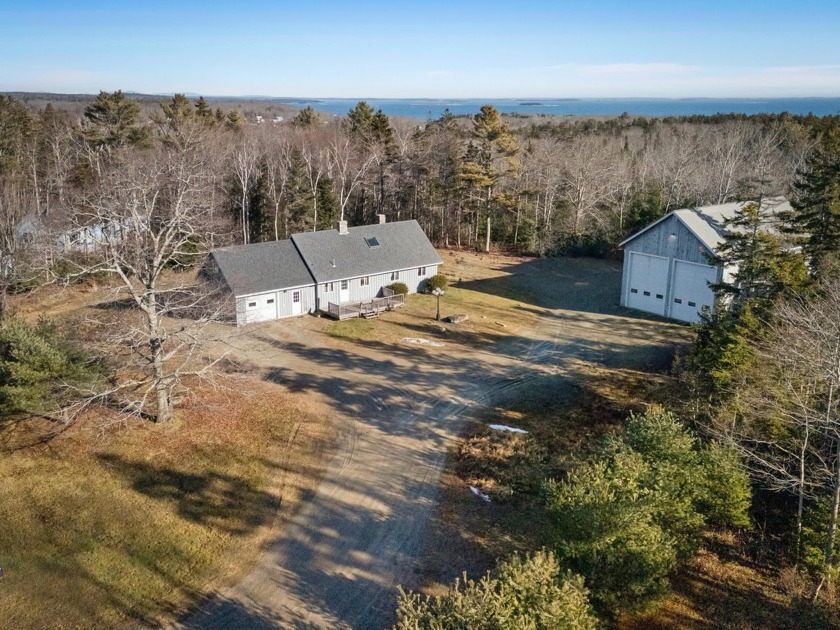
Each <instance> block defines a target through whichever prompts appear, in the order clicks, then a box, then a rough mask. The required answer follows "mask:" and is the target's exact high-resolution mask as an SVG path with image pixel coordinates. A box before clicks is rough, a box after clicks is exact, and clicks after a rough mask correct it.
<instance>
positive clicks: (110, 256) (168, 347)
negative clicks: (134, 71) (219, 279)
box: [67, 147, 218, 423]
mask: <svg viewBox="0 0 840 630" xmlns="http://www.w3.org/2000/svg"><path fill="white" fill-rule="evenodd" d="M207 160H208V158H207V157H206V156H205V155H203V154H202V152H201V151H200V150H197V149H195V150H193V149H189V150H184V151H171V150H167V149H166V148H164V147H158V148H156V149H153V150H147V151H143V152H137V153H131V154H124V155H123V156H122V157H121V159H120V160H119V161H118V163H116V162H115V163H112V164H110V165H109V167H108V169H107V170H106V171H105V172H104V173H103V178H102V180H101V181H100V182H99V183H98V185H97V186H96V188H95V189H94V190H93V191H91V194H90V195H89V196H88V197H87V198H86V199H85V205H84V207H85V209H84V210H82V211H80V212H78V213H77V215H76V218H75V220H76V224H77V225H78V226H87V227H88V228H93V229H94V231H95V233H96V234H97V235H98V242H97V250H96V251H94V252H92V253H91V255H89V256H84V257H80V256H78V255H74V253H73V252H72V251H70V252H68V253H67V260H68V262H69V264H71V265H72V266H73V268H74V269H75V273H78V274H90V273H96V272H99V273H102V272H104V273H108V274H111V275H114V276H116V277H117V278H118V279H119V283H118V288H117V289H116V291H115V296H114V297H115V302H114V303H115V304H118V305H120V304H123V303H125V302H126V301H127V306H128V307H130V308H125V309H124V310H123V311H122V312H121V315H120V316H119V317H117V318H116V319H112V320H111V321H107V322H106V321H103V320H99V321H97V322H95V324H96V325H97V326H99V329H100V330H101V331H102V332H103V333H104V334H103V336H102V339H103V341H104V342H105V344H106V345H107V347H108V348H110V349H111V351H113V348H115V347H119V348H121V349H122V358H123V359H124V361H123V362H121V364H120V365H119V366H118V368H119V370H118V378H117V384H116V385H115V388H114V390H113V391H111V392H107V393H105V394H103V393H102V392H100V393H99V396H100V397H103V396H109V397H110V398H111V399H115V398H117V399H119V400H121V401H122V404H123V409H124V410H125V411H127V412H131V413H140V414H149V411H148V410H149V409H152V410H153V413H151V414H149V415H154V417H155V418H156V420H157V422H160V423H168V422H171V420H172V417H173V393H174V392H175V391H176V389H177V388H178V386H179V385H180V384H181V382H182V381H183V379H184V378H186V377H187V376H199V377H201V376H208V375H209V374H210V366H212V364H213V363H215V361H211V360H202V359H201V357H200V355H201V353H202V350H203V348H204V345H203V342H204V337H203V330H204V328H205V327H206V325H207V323H208V322H210V321H212V320H213V319H214V318H215V317H217V316H218V311H217V310H216V309H213V308H210V304H212V302H211V299H212V295H210V293H211V292H210V291H209V290H208V288H207V287H204V286H196V285H194V284H193V283H191V282H189V281H188V280H187V279H186V277H187V275H188V274H183V275H178V274H177V273H176V272H177V270H178V268H179V267H182V266H183V265H184V263H186V262H189V261H193V260H194V259H195V257H196V255H197V254H198V253H200V252H201V251H202V250H203V248H204V246H205V243H206V241H207V240H208V236H209V235H208V233H207V229H206V225H207V224H206V218H207V216H208V212H207V210H208V208H207V205H208V198H209V196H208V187H209V182H210V177H209V173H208V170H207ZM169 269H173V272H172V273H171V275H170V274H167V273H166V272H167V270H169ZM172 276H174V280H173V277H172ZM103 319H104V318H103ZM217 360H218V359H216V361H217Z"/></svg>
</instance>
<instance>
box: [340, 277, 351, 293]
mask: <svg viewBox="0 0 840 630" xmlns="http://www.w3.org/2000/svg"><path fill="white" fill-rule="evenodd" d="M349 286H350V281H349V280H342V281H341V290H342V291H346V290H347V289H348V287H349Z"/></svg>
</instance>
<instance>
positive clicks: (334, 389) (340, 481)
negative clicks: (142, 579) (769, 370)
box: [177, 259, 687, 629]
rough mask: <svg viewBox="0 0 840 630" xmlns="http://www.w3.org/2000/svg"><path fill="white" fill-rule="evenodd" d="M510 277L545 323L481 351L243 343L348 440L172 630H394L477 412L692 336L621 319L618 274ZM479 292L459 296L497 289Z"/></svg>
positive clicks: (578, 263) (284, 337) (663, 355)
mask: <svg viewBox="0 0 840 630" xmlns="http://www.w3.org/2000/svg"><path fill="white" fill-rule="evenodd" d="M509 271H510V275H509V276H508V277H507V278H506V280H505V282H506V283H507V284H508V287H507V288H509V289H510V290H511V291H514V292H516V293H517V295H519V296H520V299H519V300H518V301H519V302H520V303H521V304H520V306H519V307H520V308H522V309H525V310H527V311H528V313H529V314H530V315H535V317H532V318H531V319H532V320H533V321H535V322H536V323H535V324H534V325H533V326H529V328H528V329H527V331H525V332H524V333H523V332H520V333H519V334H517V335H511V336H507V337H504V338H503V339H502V340H500V341H498V342H497V343H490V344H486V345H482V346H480V347H478V348H476V347H468V346H462V345H459V344H446V345H445V346H444V347H428V346H416V345H408V344H403V345H400V344H384V343H383V344H378V343H366V344H353V343H348V342H344V341H337V340H334V339H330V338H328V337H326V336H324V335H320V334H319V335H314V334H312V333H311V331H309V330H307V325H306V321H305V318H304V320H298V321H293V322H275V323H271V324H269V325H265V326H259V327H256V328H254V329H253V332H250V331H249V333H248V334H247V335H245V336H243V337H242V338H241V340H240V342H238V343H241V344H242V346H241V352H242V353H243V356H248V357H249V358H250V360H252V361H253V362H254V366H255V367H256V368H261V369H265V370H267V377H268V378H272V379H277V380H278V381H281V382H283V383H285V384H287V385H288V386H289V387H291V388H292V389H294V390H302V391H310V392H312V395H313V396H320V397H322V398H323V399H324V400H325V401H326V402H327V403H328V404H330V405H331V406H332V408H333V409H334V410H335V419H336V424H337V426H338V427H339V432H340V439H339V443H338V447H337V449H336V451H335V452H334V455H333V457H332V461H331V462H330V464H329V467H328V469H327V472H326V474H325V476H324V478H323V481H322V482H321V484H320V486H319V487H318V488H317V490H316V491H315V492H314V494H313V495H312V496H311V497H308V498H307V499H306V500H305V501H304V505H303V507H302V508H301V509H300V510H299V511H298V512H297V513H296V514H295V515H294V516H292V517H291V518H290V519H289V521H288V522H286V523H285V525H284V526H283V527H282V529H281V530H280V531H279V532H278V533H277V536H276V538H275V539H274V540H273V542H272V543H271V544H270V546H269V547H268V548H266V549H265V550H264V552H263V553H262V555H261V557H260V559H259V561H258V563H257V565H256V566H255V567H254V568H253V569H252V570H251V571H250V573H248V574H247V575H246V577H245V578H244V579H243V580H242V581H241V582H240V583H239V584H237V585H236V586H234V587H232V588H230V589H229V590H228V591H227V592H224V593H222V594H220V595H219V596H217V597H216V598H215V599H213V600H211V601H210V602H207V603H206V604H205V605H204V606H203V607H202V608H201V610H199V611H196V612H194V613H192V614H190V615H189V616H188V617H186V618H184V619H182V620H181V621H180V622H179V623H178V624H177V627H181V628H220V629H221V628H359V629H366V628H383V627H388V626H390V625H391V624H392V623H393V621H394V618H393V614H394V608H395V603H396V588H397V585H398V584H403V585H406V586H408V587H411V586H413V585H414V584H415V583H416V582H417V574H416V569H417V567H418V565H419V562H418V560H419V554H420V553H421V551H422V549H423V543H424V536H425V532H426V529H427V525H428V522H429V519H430V517H431V516H432V514H433V511H434V509H435V505H436V497H437V492H438V481H439V477H440V474H441V470H442V469H443V467H444V464H445V461H446V456H447V451H448V448H449V446H451V445H452V444H453V443H454V440H456V439H457V436H458V435H459V432H460V431H461V429H462V427H463V423H464V418H465V417H466V415H467V414H468V413H470V412H471V411H472V410H474V409H475V408H476V406H478V405H488V404H497V403H499V402H501V401H503V400H504V399H505V398H506V397H509V396H513V395H515V394H516V391H517V388H519V387H521V386H522V384H523V383H527V382H528V381H529V380H530V379H532V378H536V377H539V375H541V374H546V373H551V374H558V373H560V374H564V375H567V376H568V378H569V380H570V381H571V380H573V379H574V378H575V370H576V369H579V365H580V364H581V363H582V362H585V363H589V364H596V365H597V364H603V365H610V366H622V367H628V368H634V369H660V368H662V367H664V366H667V365H668V363H669V361H670V358H671V356H672V354H673V349H674V343H675V342H678V341H680V340H683V339H685V338H686V333H687V329H686V328H685V327H682V326H676V325H672V324H665V323H662V322H655V321H652V320H648V319H644V318H641V317H639V316H638V315H637V314H634V313H632V312H630V311H626V310H624V309H620V308H619V307H617V306H616V304H615V303H616V302H617V300H618V291H619V286H620V282H621V273H620V271H621V268H620V265H617V264H615V263H611V262H605V261H594V260H588V259H577V260H568V259H560V260H557V259H555V260H547V261H531V262H521V263H518V264H517V265H514V266H512V267H511V269H510V270H509ZM482 283H483V281H482V280H475V281H472V282H466V283H465V286H466V287H468V288H472V289H474V290H476V291H485V290H488V291H489V290H497V289H498V286H499V284H498V282H496V283H486V284H482ZM470 285H472V286H470Z"/></svg>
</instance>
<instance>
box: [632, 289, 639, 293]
mask: <svg viewBox="0 0 840 630" xmlns="http://www.w3.org/2000/svg"><path fill="white" fill-rule="evenodd" d="M638 292H639V290H638V289H630V293H638Z"/></svg>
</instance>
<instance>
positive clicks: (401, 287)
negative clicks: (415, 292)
mask: <svg viewBox="0 0 840 630" xmlns="http://www.w3.org/2000/svg"><path fill="white" fill-rule="evenodd" d="M388 288H389V289H391V290H392V291H393V292H394V293H396V294H397V295H406V294H407V293H408V285H407V284H406V283H405V282H394V283H393V284H389V285H388Z"/></svg>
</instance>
